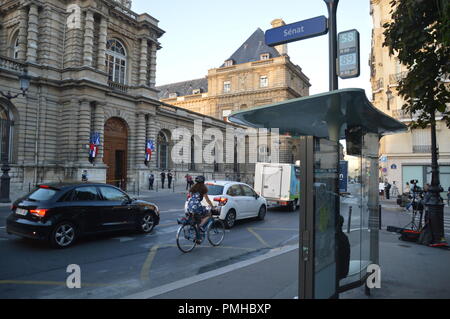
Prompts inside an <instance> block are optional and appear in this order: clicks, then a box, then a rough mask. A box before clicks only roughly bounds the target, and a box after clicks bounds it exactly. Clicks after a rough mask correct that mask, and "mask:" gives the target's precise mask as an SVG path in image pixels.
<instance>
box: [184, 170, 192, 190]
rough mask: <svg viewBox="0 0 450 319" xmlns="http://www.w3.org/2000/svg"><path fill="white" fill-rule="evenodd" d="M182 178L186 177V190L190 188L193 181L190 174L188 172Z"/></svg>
mask: <svg viewBox="0 0 450 319" xmlns="http://www.w3.org/2000/svg"><path fill="white" fill-rule="evenodd" d="M184 178H186V190H189V188H191V187H192V184H193V183H194V182H193V181H192V176H191V175H189V174H186V176H184Z"/></svg>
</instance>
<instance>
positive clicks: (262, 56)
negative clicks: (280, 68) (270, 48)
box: [260, 53, 270, 60]
mask: <svg viewBox="0 0 450 319" xmlns="http://www.w3.org/2000/svg"><path fill="white" fill-rule="evenodd" d="M260 59H261V60H269V59H270V54H269V53H262V54H261V55H260Z"/></svg>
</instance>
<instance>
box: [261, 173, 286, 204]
mask: <svg viewBox="0 0 450 319" xmlns="http://www.w3.org/2000/svg"><path fill="white" fill-rule="evenodd" d="M262 169H263V172H262V185H263V193H262V196H263V197H265V198H275V199H277V198H280V197H281V185H282V181H283V167H282V166H272V165H264V166H263V168H262Z"/></svg>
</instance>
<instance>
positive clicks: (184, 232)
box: [177, 224, 197, 253]
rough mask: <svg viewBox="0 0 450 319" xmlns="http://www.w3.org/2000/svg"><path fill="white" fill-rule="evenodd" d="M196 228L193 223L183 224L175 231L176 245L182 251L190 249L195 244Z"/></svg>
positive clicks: (186, 251)
mask: <svg viewBox="0 0 450 319" xmlns="http://www.w3.org/2000/svg"><path fill="white" fill-rule="evenodd" d="M196 239H197V229H196V228H195V227H194V226H193V225H189V224H188V225H183V226H181V227H180V228H179V229H178V232H177V246H178V248H179V249H180V250H181V251H182V252H183V253H188V252H190V251H192V249H194V248H195V246H196V245H197V243H196Z"/></svg>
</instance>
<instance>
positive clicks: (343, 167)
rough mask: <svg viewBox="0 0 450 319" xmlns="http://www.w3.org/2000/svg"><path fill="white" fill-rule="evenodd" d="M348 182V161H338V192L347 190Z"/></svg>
mask: <svg viewBox="0 0 450 319" xmlns="http://www.w3.org/2000/svg"><path fill="white" fill-rule="evenodd" d="M347 182H348V161H340V162H339V192H341V193H346V192H347Z"/></svg>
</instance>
